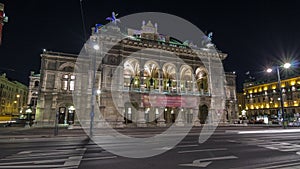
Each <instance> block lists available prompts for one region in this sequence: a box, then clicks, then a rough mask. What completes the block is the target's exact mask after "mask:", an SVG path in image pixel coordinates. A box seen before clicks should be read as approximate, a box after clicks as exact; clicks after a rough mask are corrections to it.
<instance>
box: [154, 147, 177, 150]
mask: <svg viewBox="0 0 300 169" xmlns="http://www.w3.org/2000/svg"><path fill="white" fill-rule="evenodd" d="M172 148H173V147H159V148H154V149H153V150H171V149H172Z"/></svg>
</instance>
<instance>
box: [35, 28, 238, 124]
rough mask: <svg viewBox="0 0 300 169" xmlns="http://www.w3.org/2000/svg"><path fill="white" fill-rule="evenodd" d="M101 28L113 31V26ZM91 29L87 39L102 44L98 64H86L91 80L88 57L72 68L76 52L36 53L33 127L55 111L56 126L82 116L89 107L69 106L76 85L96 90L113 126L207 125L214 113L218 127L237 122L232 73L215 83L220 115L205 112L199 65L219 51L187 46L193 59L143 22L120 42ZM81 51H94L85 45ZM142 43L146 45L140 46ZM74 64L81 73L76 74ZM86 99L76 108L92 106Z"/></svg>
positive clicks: (207, 103)
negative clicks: (221, 109)
mask: <svg viewBox="0 0 300 169" xmlns="http://www.w3.org/2000/svg"><path fill="white" fill-rule="evenodd" d="M108 29H113V31H120V30H119V29H118V28H117V27H108ZM92 32H93V33H92V35H91V37H90V39H91V40H93V39H97V38H99V39H100V41H101V47H102V48H106V49H108V48H110V49H109V50H108V51H107V53H106V54H104V55H101V54H100V55H101V63H100V66H97V67H94V71H95V72H94V73H95V78H94V80H91V79H92V78H90V77H92V74H93V69H89V68H90V67H92V66H93V65H90V57H91V56H90V55H87V56H86V60H84V59H85V58H80V59H83V60H84V61H83V62H81V63H83V64H82V65H80V64H78V63H77V62H76V61H77V59H78V55H73V54H67V53H59V52H51V51H44V52H43V53H42V54H41V70H40V82H39V91H38V101H37V106H36V125H37V126H47V125H50V126H53V125H54V124H55V117H57V116H59V122H58V123H60V124H65V125H70V124H73V123H74V120H75V123H77V118H76V114H77V115H78V114H80V115H82V114H84V115H85V116H86V117H87V118H86V119H88V118H89V116H90V111H91V110H88V109H84V108H83V109H76V108H75V107H76V105H75V103H74V102H73V99H74V97H77V96H79V94H81V97H82V93H80V91H81V90H86V91H92V89H94V92H96V94H95V95H96V103H97V104H96V106H97V107H99V108H100V109H101V113H102V116H103V118H104V119H105V120H106V121H108V122H109V123H110V125H112V126H113V127H125V126H137V127H149V126H152V127H153V126H161V127H162V126H170V125H172V124H173V123H176V125H184V124H186V123H189V124H193V125H195V126H199V125H201V124H204V123H206V122H207V121H206V120H207V117H208V116H211V119H213V120H214V119H215V118H216V116H221V117H220V118H221V122H222V123H223V124H226V123H228V122H234V121H236V120H237V119H238V111H237V99H236V97H237V96H236V82H235V81H236V80H235V79H236V75H235V74H234V73H226V74H225V79H219V80H221V81H218V82H219V83H221V84H225V89H224V90H225V94H226V96H224V98H225V110H224V112H217V113H211V112H212V110H213V109H214V107H211V101H212V95H211V91H212V90H213V89H212V88H211V86H212V85H211V84H210V82H211V76H212V73H211V72H210V70H209V69H208V68H207V67H205V66H204V65H205V64H206V65H213V64H215V61H217V60H223V59H225V58H226V57H227V54H225V53H222V52H220V51H216V50H212V49H210V48H209V47H207V48H206V49H198V50H196V49H195V50H196V52H197V53H198V54H200V55H201V59H200V58H199V57H196V55H195V53H193V50H192V49H191V46H189V45H187V44H184V43H182V42H180V41H178V40H176V39H175V38H172V37H169V36H164V37H162V35H160V34H158V33H157V27H155V26H153V25H152V23H151V22H148V23H147V24H143V26H142V28H141V30H138V31H134V30H131V29H129V30H128V32H127V36H128V37H127V38H124V39H122V40H119V39H118V38H116V37H114V36H110V37H103V36H101V35H99V34H97V31H95V29H93V30H92ZM132 32H135V34H132ZM136 32H139V33H138V34H136ZM162 39H163V40H162ZM116 42H117V43H116ZM112 44H115V45H114V46H111V45H112ZM99 45H100V44H99ZM84 48H85V50H86V51H90V50H95V49H92V48H91V46H90V44H85V46H84ZM149 48H151V49H153V50H151V49H150V50H148V51H145V50H144V49H149ZM158 49H159V50H158ZM139 51H140V52H139ZM94 53H95V54H96V51H95V52H94ZM174 54H176V55H174ZM175 56H176V57H175ZM179 60H182V61H179ZM97 63H99V62H97ZM82 67H86V68H87V69H86V70H88V72H86V73H84V72H80V71H78V70H80V69H79V68H82ZM76 70H77V71H76ZM78 79H80V80H78ZM90 99H91V98H90V97H84V100H88V104H87V105H83V107H85V108H89V107H91V106H93V105H91V104H92V103H93V101H92V100H90ZM77 101H78V100H77ZM77 104H81V103H80V102H78V103H77ZM120 112H121V113H120ZM179 114H180V115H179ZM74 116H75V119H74ZM97 118H98V117H96V116H95V121H96V122H99V119H97ZM96 125H97V124H96Z"/></svg>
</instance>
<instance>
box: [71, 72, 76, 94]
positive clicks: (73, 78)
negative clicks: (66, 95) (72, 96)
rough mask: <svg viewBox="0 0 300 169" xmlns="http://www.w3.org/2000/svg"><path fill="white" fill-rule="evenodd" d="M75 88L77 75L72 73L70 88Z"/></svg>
mask: <svg viewBox="0 0 300 169" xmlns="http://www.w3.org/2000/svg"><path fill="white" fill-rule="evenodd" d="M74 89H75V76H74V75H71V78H70V90H71V91H73V90H74Z"/></svg>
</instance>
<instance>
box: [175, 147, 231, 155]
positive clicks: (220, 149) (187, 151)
mask: <svg viewBox="0 0 300 169" xmlns="http://www.w3.org/2000/svg"><path fill="white" fill-rule="evenodd" d="M225 150H227V148H214V149H201V150H186V151H178V153H179V154H183V153H194V152H204V151H225Z"/></svg>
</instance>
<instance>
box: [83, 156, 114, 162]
mask: <svg viewBox="0 0 300 169" xmlns="http://www.w3.org/2000/svg"><path fill="white" fill-rule="evenodd" d="M117 157H118V156H106V157H92V158H83V159H81V161H89V160H106V159H113V158H117Z"/></svg>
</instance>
